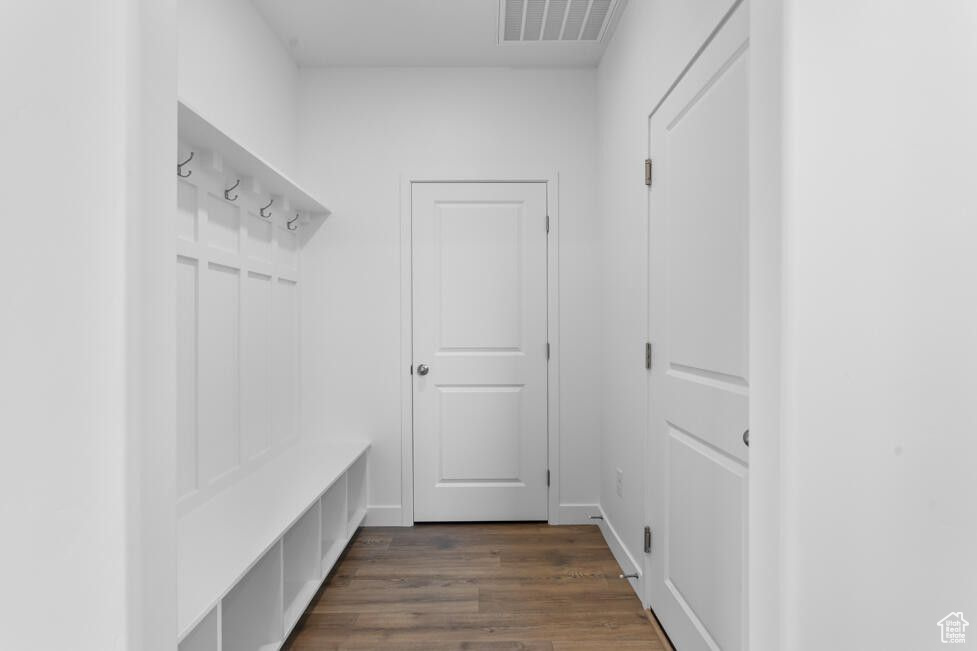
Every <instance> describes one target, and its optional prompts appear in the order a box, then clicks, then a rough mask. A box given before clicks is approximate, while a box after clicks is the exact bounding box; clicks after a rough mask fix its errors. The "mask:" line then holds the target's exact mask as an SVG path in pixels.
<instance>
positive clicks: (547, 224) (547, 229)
mask: <svg viewBox="0 0 977 651" xmlns="http://www.w3.org/2000/svg"><path fill="white" fill-rule="evenodd" d="M546 232H547V233H549V232H550V216H549V215H547V216H546Z"/></svg>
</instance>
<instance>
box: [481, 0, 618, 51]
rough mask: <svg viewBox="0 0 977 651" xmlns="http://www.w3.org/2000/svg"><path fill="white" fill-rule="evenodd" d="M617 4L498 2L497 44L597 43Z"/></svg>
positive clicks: (601, 0)
mask: <svg viewBox="0 0 977 651" xmlns="http://www.w3.org/2000/svg"><path fill="white" fill-rule="evenodd" d="M618 1H619V0H499V41H500V42H501V43H528V42H534V41H535V42H543V43H546V42H550V43H557V42H561V41H562V42H566V41H580V42H597V41H600V40H601V39H603V38H604V32H606V31H607V24H608V23H609V22H610V21H611V16H612V15H613V14H614V9H615V7H616V6H617V4H618Z"/></svg>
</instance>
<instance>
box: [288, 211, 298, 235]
mask: <svg viewBox="0 0 977 651" xmlns="http://www.w3.org/2000/svg"><path fill="white" fill-rule="evenodd" d="M298 220H299V213H295V219H289V220H288V221H287V222H285V227H286V228H287V229H288V230H290V231H297V230H298V229H299V227H298V226H296V227H294V228H293V227H292V224H294V223H295V222H297V221H298Z"/></svg>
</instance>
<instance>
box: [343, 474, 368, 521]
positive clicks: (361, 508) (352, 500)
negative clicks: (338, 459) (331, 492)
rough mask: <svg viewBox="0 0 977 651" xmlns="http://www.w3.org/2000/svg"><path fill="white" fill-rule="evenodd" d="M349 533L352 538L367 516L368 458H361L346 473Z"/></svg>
mask: <svg viewBox="0 0 977 651" xmlns="http://www.w3.org/2000/svg"><path fill="white" fill-rule="evenodd" d="M346 481H347V488H346V490H347V494H348V498H347V517H348V524H347V532H348V535H350V536H352V535H353V532H354V531H356V528H357V527H359V526H360V524H362V523H363V518H364V517H365V516H366V456H365V455H364V456H361V457H359V458H358V459H357V460H356V461H354V462H353V465H352V466H350V468H349V471H348V472H347V473H346Z"/></svg>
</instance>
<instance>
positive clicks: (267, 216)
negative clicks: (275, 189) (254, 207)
mask: <svg viewBox="0 0 977 651" xmlns="http://www.w3.org/2000/svg"><path fill="white" fill-rule="evenodd" d="M273 203H275V199H274V197H272V198H271V199H269V200H268V205H267V206H265V207H264V208H260V209H259V210H258V212H259V213H260V214H261V216H262V217H264V218H265V219H271V213H268V214H267V215H266V214H265V211H266V210H268V209H269V208H271V204H273Z"/></svg>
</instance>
